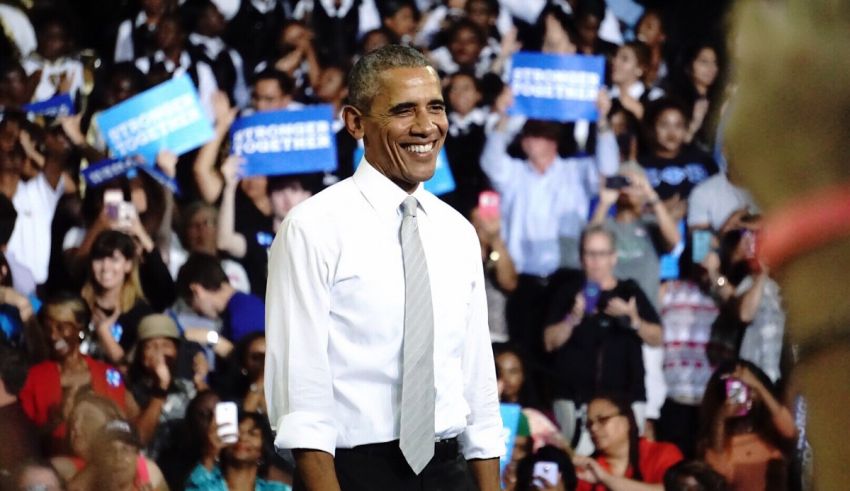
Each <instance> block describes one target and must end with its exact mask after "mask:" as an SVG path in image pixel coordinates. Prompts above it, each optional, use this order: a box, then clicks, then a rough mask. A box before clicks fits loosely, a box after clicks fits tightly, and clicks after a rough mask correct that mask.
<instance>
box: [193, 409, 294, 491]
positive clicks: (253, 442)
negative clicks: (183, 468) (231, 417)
mask: <svg viewBox="0 0 850 491" xmlns="http://www.w3.org/2000/svg"><path fill="white" fill-rule="evenodd" d="M263 426H264V425H263V419H262V416H260V415H258V414H256V413H245V412H243V413H242V414H241V415H240V417H239V428H238V440H237V441H236V443H234V444H232V445H230V446H226V445H225V444H224V443H223V442H222V440H221V437H220V436H219V433H218V425H216V424H215V422H214V421H211V422H210V423H209V426H208V431H207V436H206V441H205V442H204V450H203V453H202V455H201V461H200V462H199V463H198V465H197V466H196V467H195V469H194V470H192V473H191V474H190V475H189V478H188V479H187V481H186V489H187V490H205V491H208V490H221V491H225V490H232V491H250V490H256V491H289V490H290V489H291V488H290V487H289V486H287V485H285V484H283V483H280V482H275V481H266V480H265V479H263V478H261V477H260V476H261V475H262V474H263V472H262V471H264V470H265V469H263V467H264V465H261V464H264V463H265V462H264V459H265V458H266V457H267V456H268V453H267V450H268V446H269V444H270V443H271V441H270V440H271V438H272V437H271V435H270V434H267V432H266V431H264V429H263Z"/></svg>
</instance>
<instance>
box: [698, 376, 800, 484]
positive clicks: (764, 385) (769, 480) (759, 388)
mask: <svg viewBox="0 0 850 491" xmlns="http://www.w3.org/2000/svg"><path fill="white" fill-rule="evenodd" d="M700 421H701V425H700V429H699V440H698V449H699V452H700V455H701V456H702V458H704V459H705V461H706V462H708V463H709V464H710V465H711V466H712V467H713V468H714V469H715V470H716V471H717V472H719V473H720V474H722V475H723V477H725V478H726V480H727V481H728V482H729V484H730V487H731V489H733V490H736V491H743V490H747V491H749V490H753V491H756V490H758V491H763V490H767V489H771V490H772V489H785V484H786V482H785V481H786V479H787V462H788V460H787V455H788V454H787V449H788V448H789V446H790V445H791V444H792V442H793V438H794V437H795V436H796V434H797V430H796V427H795V426H794V419H793V418H792V416H791V413H790V412H789V411H788V409H787V408H786V407H785V406H783V405H782V403H781V402H779V399H778V395H777V393H776V388H775V386H774V385H773V384H772V383H771V381H770V379H769V378H768V377H767V375H765V373H764V372H763V371H761V370H760V369H759V368H758V367H757V366H756V365H754V364H752V363H750V362H748V361H745V360H738V361H732V362H726V363H724V364H722V365H721V366H719V367H718V368H717V370H716V371H715V372H714V375H712V376H711V379H710V380H709V381H708V385H707V386H706V389H705V395H704V397H703V401H702V407H701V411H700Z"/></svg>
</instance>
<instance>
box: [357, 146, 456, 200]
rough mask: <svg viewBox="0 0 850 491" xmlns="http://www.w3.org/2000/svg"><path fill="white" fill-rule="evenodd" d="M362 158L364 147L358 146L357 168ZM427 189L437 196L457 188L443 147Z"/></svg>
mask: <svg viewBox="0 0 850 491" xmlns="http://www.w3.org/2000/svg"><path fill="white" fill-rule="evenodd" d="M362 158H363V148H361V147H357V148H356V149H355V150H354V168H355V169H356V168H357V166H359V165H360V159H362ZM425 190H426V191H428V192H429V193H431V194H433V195H435V196H442V195H444V194H448V193H451V192H452V191H454V190H455V178H454V176H453V175H452V169H451V168H450V167H449V159H448V158H447V157H446V149H445V148H441V149H440V153H438V154H437V167H436V168H434V175H433V176H431V179H428V180H427V181H425Z"/></svg>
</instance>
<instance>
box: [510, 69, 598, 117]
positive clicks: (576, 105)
mask: <svg viewBox="0 0 850 491" xmlns="http://www.w3.org/2000/svg"><path fill="white" fill-rule="evenodd" d="M604 77H605V57H603V56H585V55H553V54H543V53H525V52H521V53H517V54H515V55H514V57H513V61H512V68H511V74H510V86H511V90H512V91H513V94H514V105H513V107H512V108H511V113H512V114H520V115H523V116H527V117H529V118H534V119H545V120H550V121H562V122H567V121H577V120H580V119H585V120H588V121H596V118H597V116H598V115H597V114H596V113H597V111H596V98H597V96H598V95H599V88H600V87H601V86H602V83H603V81H604Z"/></svg>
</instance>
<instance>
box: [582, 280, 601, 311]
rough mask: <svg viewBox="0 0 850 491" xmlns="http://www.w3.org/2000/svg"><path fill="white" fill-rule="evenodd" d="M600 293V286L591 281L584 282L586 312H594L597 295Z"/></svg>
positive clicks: (597, 300)
mask: <svg viewBox="0 0 850 491" xmlns="http://www.w3.org/2000/svg"><path fill="white" fill-rule="evenodd" d="M601 293H602V288H600V287H599V284H597V283H596V282H593V281H588V282H587V283H585V284H584V290H583V295H584V311H585V312H586V313H588V314H591V315H592V314H593V313H595V312H596V305H597V304H598V303H599V295H600V294H601Z"/></svg>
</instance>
